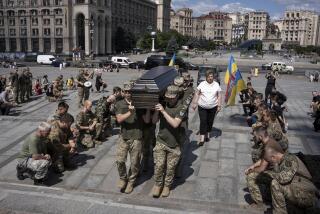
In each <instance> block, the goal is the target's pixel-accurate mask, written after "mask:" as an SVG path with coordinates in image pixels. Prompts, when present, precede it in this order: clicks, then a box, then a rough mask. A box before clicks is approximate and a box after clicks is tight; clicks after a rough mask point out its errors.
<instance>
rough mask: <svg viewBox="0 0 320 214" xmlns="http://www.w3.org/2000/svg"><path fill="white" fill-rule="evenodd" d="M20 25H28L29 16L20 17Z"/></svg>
mask: <svg viewBox="0 0 320 214" xmlns="http://www.w3.org/2000/svg"><path fill="white" fill-rule="evenodd" d="M20 25H21V26H26V25H27V18H21V19H20Z"/></svg>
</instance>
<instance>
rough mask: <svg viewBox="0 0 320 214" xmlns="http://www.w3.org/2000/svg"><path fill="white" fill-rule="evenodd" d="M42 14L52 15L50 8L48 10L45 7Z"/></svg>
mask: <svg viewBox="0 0 320 214" xmlns="http://www.w3.org/2000/svg"><path fill="white" fill-rule="evenodd" d="M42 15H50V10H48V9H43V10H42Z"/></svg>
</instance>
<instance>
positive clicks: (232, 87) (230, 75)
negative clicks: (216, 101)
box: [224, 56, 246, 106]
mask: <svg viewBox="0 0 320 214" xmlns="http://www.w3.org/2000/svg"><path fill="white" fill-rule="evenodd" d="M224 83H225V84H226V85H227V90H226V95H225V103H226V104H227V105H228V106H229V105H234V104H235V100H236V95H237V93H239V92H240V91H242V90H243V89H245V88H246V86H245V83H244V80H243V79H242V76H241V72H240V71H239V69H238V66H237V64H236V62H235V61H234V58H233V56H230V60H229V65H228V68H227V71H226V75H225V77H224Z"/></svg>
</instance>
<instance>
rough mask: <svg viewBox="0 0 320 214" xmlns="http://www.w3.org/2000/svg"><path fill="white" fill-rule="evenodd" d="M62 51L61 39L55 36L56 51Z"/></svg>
mask: <svg viewBox="0 0 320 214" xmlns="http://www.w3.org/2000/svg"><path fill="white" fill-rule="evenodd" d="M62 51H63V39H62V38H57V39H56V53H62Z"/></svg>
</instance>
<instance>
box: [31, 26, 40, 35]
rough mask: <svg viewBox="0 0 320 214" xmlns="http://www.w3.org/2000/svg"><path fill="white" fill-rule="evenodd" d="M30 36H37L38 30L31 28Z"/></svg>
mask: <svg viewBox="0 0 320 214" xmlns="http://www.w3.org/2000/svg"><path fill="white" fill-rule="evenodd" d="M32 36H39V29H37V28H33V29H32Z"/></svg>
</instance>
